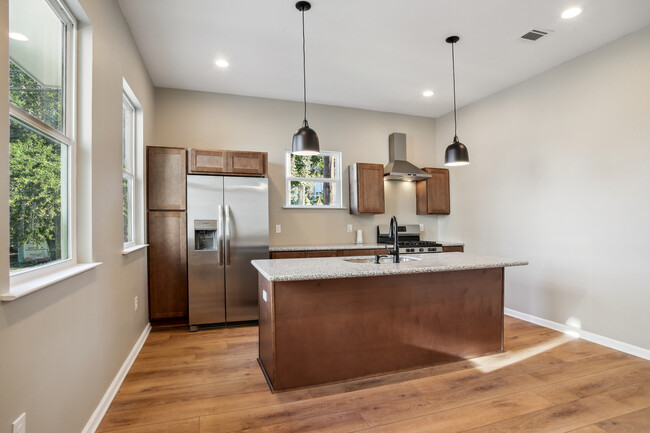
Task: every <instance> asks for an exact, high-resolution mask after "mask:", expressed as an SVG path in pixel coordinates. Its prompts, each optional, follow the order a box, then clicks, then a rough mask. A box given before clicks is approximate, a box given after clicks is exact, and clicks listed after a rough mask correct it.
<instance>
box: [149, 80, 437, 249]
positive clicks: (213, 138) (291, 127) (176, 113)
mask: <svg viewBox="0 0 650 433" xmlns="http://www.w3.org/2000/svg"><path fill="white" fill-rule="evenodd" d="M302 114H303V113H302V104H301V103H298V102H288V101H279V100H273V99H262V98H251V97H244V96H233V95H224V94H215V93H203V92H192V91H185V90H175V89H161V88H157V89H156V121H155V131H154V137H155V140H154V143H155V145H157V146H180V147H196V148H201V149H231V150H252V151H265V152H268V153H269V179H270V180H269V190H270V194H269V207H270V210H269V212H270V213H269V230H270V236H271V237H270V243H271V245H293V244H300V245H303V244H304V245H317V244H332V243H351V242H353V241H354V238H353V233H347V225H348V224H352V225H353V228H354V230H357V229H362V230H363V232H364V240H365V241H366V242H375V241H376V226H377V224H387V223H388V222H389V220H390V216H391V215H396V216H397V220H398V222H399V223H400V224H406V223H421V224H424V225H425V232H424V233H423V236H424V237H426V238H428V239H436V238H437V223H436V221H437V217H436V216H416V215H415V184H413V183H411V182H389V181H386V182H384V186H385V198H386V213H385V214H383V215H376V216H375V215H358V216H353V215H350V213H349V210H348V209H345V210H312V209H283V207H282V206H283V205H284V200H285V183H284V182H285V177H284V150H285V149H286V148H290V147H291V138H292V136H293V133H294V132H295V130H296V129H298V128H299V127H300V126H301V123H302ZM307 117H308V119H309V124H310V126H311V127H312V128H313V129H314V130H315V131H316V132H317V133H318V136H319V139H320V145H321V149H323V150H336V151H340V152H342V154H343V167H344V168H345V170H344V176H343V189H344V196H343V202H344V205H345V206H346V207H347V205H348V177H347V166H348V165H349V164H351V163H354V162H368V163H381V164H386V163H387V162H388V135H389V134H390V133H392V132H404V133H406V135H407V139H406V141H407V155H408V159H409V161H411V162H413V163H415V164H417V165H418V166H422V167H423V166H434V165H433V164H434V162H435V158H436V155H435V122H434V120H433V119H431V118H426V117H414V116H405V115H399V114H390V113H380V112H376V111H367V110H357V109H351V108H342V107H332V106H327V105H315V104H314V105H311V104H310V105H309V106H308V112H307ZM276 224H281V225H282V233H281V234H276V233H275V225H276Z"/></svg>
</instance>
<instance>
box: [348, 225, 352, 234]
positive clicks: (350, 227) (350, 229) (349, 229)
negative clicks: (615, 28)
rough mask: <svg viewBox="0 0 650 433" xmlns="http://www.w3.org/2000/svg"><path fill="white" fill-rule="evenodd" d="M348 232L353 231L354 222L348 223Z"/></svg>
mask: <svg viewBox="0 0 650 433" xmlns="http://www.w3.org/2000/svg"><path fill="white" fill-rule="evenodd" d="M348 233H352V224H348Z"/></svg>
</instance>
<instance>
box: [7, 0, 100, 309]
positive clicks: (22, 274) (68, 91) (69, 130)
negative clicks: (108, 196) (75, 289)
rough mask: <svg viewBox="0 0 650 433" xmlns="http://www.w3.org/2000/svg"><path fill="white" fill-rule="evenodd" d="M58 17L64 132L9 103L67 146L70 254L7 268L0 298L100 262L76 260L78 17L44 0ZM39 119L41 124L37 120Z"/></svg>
mask: <svg viewBox="0 0 650 433" xmlns="http://www.w3.org/2000/svg"><path fill="white" fill-rule="evenodd" d="M46 1H47V2H48V4H49V5H50V6H51V7H52V9H53V10H54V11H55V13H56V14H57V15H58V17H59V18H60V19H61V21H63V22H64V23H65V24H66V25H67V30H66V34H65V35H66V40H65V54H64V56H65V57H64V62H65V68H64V73H65V75H64V80H65V92H64V95H63V98H64V99H63V103H64V105H63V106H64V110H65V111H64V119H63V120H64V132H63V133H61V132H60V131H57V130H55V129H54V128H51V127H49V125H45V124H44V123H43V122H40V121H39V120H38V119H36V118H34V117H33V116H31V115H29V114H28V113H26V112H25V111H24V110H21V109H20V108H18V107H15V106H13V105H12V104H9V113H10V117H13V118H14V119H16V120H20V121H21V122H23V123H27V124H30V125H32V126H36V129H37V130H39V131H40V132H41V133H44V134H45V135H49V136H50V137H51V138H54V139H56V140H58V141H62V142H64V143H65V144H66V145H67V146H68V161H67V164H68V204H67V209H66V210H65V211H66V212H67V213H68V221H69V223H68V245H69V257H68V258H67V259H63V260H57V261H55V262H51V263H46V264H43V265H41V266H35V267H33V268H30V269H24V270H20V271H14V272H10V275H9V291H8V292H7V293H0V301H2V302H8V301H14V300H16V299H19V298H22V297H23V296H26V295H28V294H30V293H34V292H36V291H39V290H41V289H43V288H45V287H49V286H51V285H54V284H56V283H58V282H60V281H63V280H66V279H68V278H72V277H74V276H75V275H79V274H81V273H83V272H86V271H89V270H91V269H94V268H96V267H98V266H100V265H101V264H102V263H101V262H91V263H78V262H77V237H76V232H77V207H76V198H77V197H76V192H77V191H76V184H77V168H76V165H75V164H74V161H76V160H77V158H76V135H77V134H76V133H77V130H76V119H77V112H76V100H77V20H76V19H75V17H74V15H73V14H72V12H71V11H70V9H69V8H68V7H67V5H66V4H65V3H63V2H62V1H60V0H46ZM38 122H40V123H41V124H38Z"/></svg>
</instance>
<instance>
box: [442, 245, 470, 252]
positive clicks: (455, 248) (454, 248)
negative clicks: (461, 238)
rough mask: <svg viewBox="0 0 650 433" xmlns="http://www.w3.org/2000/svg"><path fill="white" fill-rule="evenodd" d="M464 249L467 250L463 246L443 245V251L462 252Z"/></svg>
mask: <svg viewBox="0 0 650 433" xmlns="http://www.w3.org/2000/svg"><path fill="white" fill-rule="evenodd" d="M464 251H465V249H464V247H462V246H448V247H442V252H443V253H462V252H464Z"/></svg>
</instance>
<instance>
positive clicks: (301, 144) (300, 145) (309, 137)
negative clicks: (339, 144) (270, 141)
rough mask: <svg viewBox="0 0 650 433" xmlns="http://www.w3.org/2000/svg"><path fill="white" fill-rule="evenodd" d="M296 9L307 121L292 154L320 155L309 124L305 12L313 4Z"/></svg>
mask: <svg viewBox="0 0 650 433" xmlns="http://www.w3.org/2000/svg"><path fill="white" fill-rule="evenodd" d="M296 9H298V10H299V11H300V12H301V14H302V87H303V102H304V107H305V119H304V120H303V122H302V128H300V129H299V130H297V131H296V133H295V134H293V143H292V145H291V153H293V154H294V155H318V154H319V153H320V146H319V144H318V135H316V131H314V130H313V129H311V128H310V127H309V123H307V73H306V68H305V11H308V10H309V9H311V4H309V2H306V1H299V2H298V3H296Z"/></svg>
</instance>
